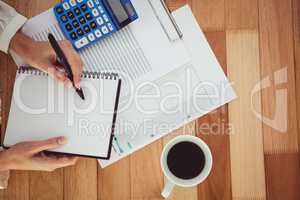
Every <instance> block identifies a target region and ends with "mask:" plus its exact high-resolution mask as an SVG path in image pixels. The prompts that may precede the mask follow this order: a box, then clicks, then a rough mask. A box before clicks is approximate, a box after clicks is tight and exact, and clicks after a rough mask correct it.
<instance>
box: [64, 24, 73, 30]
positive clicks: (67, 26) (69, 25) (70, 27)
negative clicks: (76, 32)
mask: <svg viewBox="0 0 300 200" xmlns="http://www.w3.org/2000/svg"><path fill="white" fill-rule="evenodd" d="M65 27H66V29H67V31H71V30H73V27H72V25H71V24H70V23H67V24H66V26H65Z"/></svg>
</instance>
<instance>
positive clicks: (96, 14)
mask: <svg viewBox="0 0 300 200" xmlns="http://www.w3.org/2000/svg"><path fill="white" fill-rule="evenodd" d="M92 13H93V15H94V17H98V16H99V12H98V10H97V9H96V8H94V9H93V10H92Z"/></svg>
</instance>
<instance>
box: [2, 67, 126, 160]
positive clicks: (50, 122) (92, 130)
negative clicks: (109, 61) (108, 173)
mask: <svg viewBox="0 0 300 200" xmlns="http://www.w3.org/2000/svg"><path fill="white" fill-rule="evenodd" d="M81 86H82V88H83V90H84V94H85V97H86V100H85V101H83V100H82V99H81V98H80V97H79V96H78V95H77V94H76V92H75V90H74V89H73V88H68V87H66V86H64V85H63V84H61V83H59V82H57V81H55V80H53V79H52V78H49V77H48V75H47V74H46V73H44V72H41V71H38V70H35V69H33V68H28V67H27V68H25V67H20V68H19V70H18V72H17V75H16V81H15V85H14V91H13V99H12V103H11V108H10V113H9V119H8V124H7V129H6V133H5V138H4V142H3V145H4V146H5V147H10V146H12V145H14V144H17V143H19V142H24V141H35V140H44V139H48V138H53V137H57V136H65V137H66V138H67V139H68V143H67V144H66V145H64V146H63V147H61V148H57V149H52V150H50V151H51V152H56V153H65V154H72V155H78V156H86V157H95V158H99V159H109V158H110V153H111V146H112V138H113V132H114V127H115V122H116V117H117V109H118V102H119V95H120V89H121V80H120V79H119V77H118V75H117V74H115V73H99V72H83V75H82V81H81Z"/></svg>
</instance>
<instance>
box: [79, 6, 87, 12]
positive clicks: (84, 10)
mask: <svg viewBox="0 0 300 200" xmlns="http://www.w3.org/2000/svg"><path fill="white" fill-rule="evenodd" d="M80 8H81V10H82V11H83V12H86V11H87V10H88V7H87V5H86V4H82V5H81V6H80Z"/></svg>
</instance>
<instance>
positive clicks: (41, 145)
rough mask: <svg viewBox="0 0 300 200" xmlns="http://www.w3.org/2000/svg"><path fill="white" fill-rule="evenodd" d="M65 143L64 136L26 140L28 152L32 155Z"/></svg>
mask: <svg viewBox="0 0 300 200" xmlns="http://www.w3.org/2000/svg"><path fill="white" fill-rule="evenodd" d="M66 143H67V139H66V138H65V137H56V138H51V139H48V140H42V141H34V142H28V143H27V145H26V146H28V153H29V154H31V155H33V154H37V153H39V152H41V151H44V150H49V149H55V148H58V147H61V146H63V145H64V144H66Z"/></svg>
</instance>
